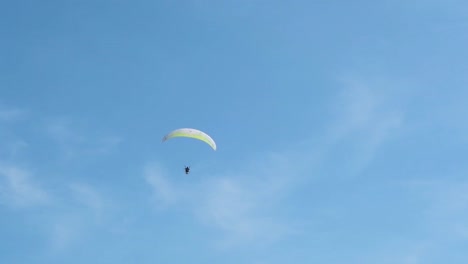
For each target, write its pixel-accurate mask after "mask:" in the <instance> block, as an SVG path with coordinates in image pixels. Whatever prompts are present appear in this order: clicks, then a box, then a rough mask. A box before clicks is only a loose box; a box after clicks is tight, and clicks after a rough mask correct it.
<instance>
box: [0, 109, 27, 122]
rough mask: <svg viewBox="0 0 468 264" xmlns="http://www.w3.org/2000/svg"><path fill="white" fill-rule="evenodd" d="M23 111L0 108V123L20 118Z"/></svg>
mask: <svg viewBox="0 0 468 264" xmlns="http://www.w3.org/2000/svg"><path fill="white" fill-rule="evenodd" d="M24 115H25V111H24V110H21V109H17V108H4V107H3V108H0V121H4V122H8V121H15V120H18V119H20V118H22V117H23V116H24Z"/></svg>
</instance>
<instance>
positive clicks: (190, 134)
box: [162, 128, 216, 150]
mask: <svg viewBox="0 0 468 264" xmlns="http://www.w3.org/2000/svg"><path fill="white" fill-rule="evenodd" d="M175 137H187V138H194V139H198V140H201V141H203V142H205V143H206V144H208V145H210V147H211V148H212V149H213V150H216V143H215V141H214V140H213V139H212V138H211V137H210V136H208V135H207V134H206V133H205V132H203V131H200V130H197V129H194V128H179V129H176V130H174V131H172V132H170V133H169V134H167V135H165V136H164V137H163V139H162V141H163V142H165V141H166V140H169V139H171V138H175Z"/></svg>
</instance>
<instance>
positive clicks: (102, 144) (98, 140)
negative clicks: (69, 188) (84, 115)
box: [45, 118, 123, 158]
mask: <svg viewBox="0 0 468 264" xmlns="http://www.w3.org/2000/svg"><path fill="white" fill-rule="evenodd" d="M45 131H46V133H47V135H49V137H50V138H51V139H52V140H53V141H55V142H56V143H57V145H58V147H59V148H60V151H61V156H62V157H66V158H76V157H82V156H87V155H105V154H109V153H111V152H112V151H114V150H115V148H116V147H117V146H118V145H119V144H120V143H121V142H122V141H123V138H121V137H119V136H116V135H102V136H96V135H94V136H90V133H89V132H90V131H87V130H86V129H85V128H83V127H81V126H80V125H78V124H76V123H74V122H73V121H72V120H71V119H68V118H56V119H50V120H48V121H47V122H46V125H45Z"/></svg>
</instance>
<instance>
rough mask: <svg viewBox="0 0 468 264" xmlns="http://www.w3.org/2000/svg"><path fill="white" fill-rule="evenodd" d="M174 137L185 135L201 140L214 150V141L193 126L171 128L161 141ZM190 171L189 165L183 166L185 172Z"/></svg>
mask: <svg viewBox="0 0 468 264" xmlns="http://www.w3.org/2000/svg"><path fill="white" fill-rule="evenodd" d="M176 137H185V138H193V139H197V140H201V141H203V142H204V143H206V144H208V145H209V146H210V147H211V148H212V149H213V150H215V151H216V142H215V141H214V140H213V139H212V138H211V137H210V136H209V135H208V134H206V133H205V132H203V131H200V130H198V129H194V128H179V129H176V130H173V131H171V132H169V133H168V134H166V135H165V136H164V137H163V139H162V142H163V143H164V142H165V141H167V140H169V139H172V138H176ZM189 173H190V166H185V174H189Z"/></svg>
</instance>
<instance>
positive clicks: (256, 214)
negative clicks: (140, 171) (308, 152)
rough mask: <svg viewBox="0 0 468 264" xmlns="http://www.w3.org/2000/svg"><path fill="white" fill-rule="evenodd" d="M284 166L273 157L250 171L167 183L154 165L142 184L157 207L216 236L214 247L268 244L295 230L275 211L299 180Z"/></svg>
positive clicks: (259, 160)
mask: <svg viewBox="0 0 468 264" xmlns="http://www.w3.org/2000/svg"><path fill="white" fill-rule="evenodd" d="M288 163H289V160H286V159H284V158H283V157H280V156H279V155H278V154H271V155H269V154H267V155H265V156H263V157H261V158H256V161H253V160H252V161H251V164H253V165H252V167H250V166H249V165H247V166H246V167H244V168H243V169H239V171H233V172H231V173H225V174H219V175H212V176H209V177H203V178H202V179H200V180H199V181H196V182H192V183H191V184H187V183H185V184H184V183H180V182H178V181H175V180H170V179H171V178H172V177H169V175H168V174H167V173H165V172H163V171H164V170H162V169H161V166H160V165H158V166H155V165H154V164H153V165H151V166H147V167H146V171H145V179H146V181H147V182H148V183H149V184H150V186H151V187H152V189H153V192H154V195H155V197H157V198H158V199H157V201H158V202H160V203H161V205H166V206H167V205H172V206H174V207H177V208H183V209H184V210H186V211H187V212H190V213H191V214H192V215H193V216H194V217H195V218H196V219H198V220H199V221H200V223H203V224H204V225H206V226H210V227H212V228H214V229H216V230H220V231H222V232H223V234H224V236H223V237H220V240H219V244H218V246H220V247H225V246H238V245H247V244H253V243H255V242H258V241H262V245H268V244H270V243H271V242H274V241H276V240H277V239H280V238H282V237H284V236H286V235H289V234H292V233H293V232H295V231H296V228H297V227H296V226H293V224H291V222H286V219H283V218H281V217H279V215H280V213H279V212H278V211H277V210H278V208H279V206H278V205H279V204H280V203H281V202H282V198H284V196H285V195H287V194H288V193H289V192H290V191H292V190H293V186H294V185H295V184H297V183H298V182H296V181H300V180H299V178H300V174H299V173H298V171H296V169H295V168H294V166H291V165H289V164H288ZM289 220H290V219H289Z"/></svg>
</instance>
